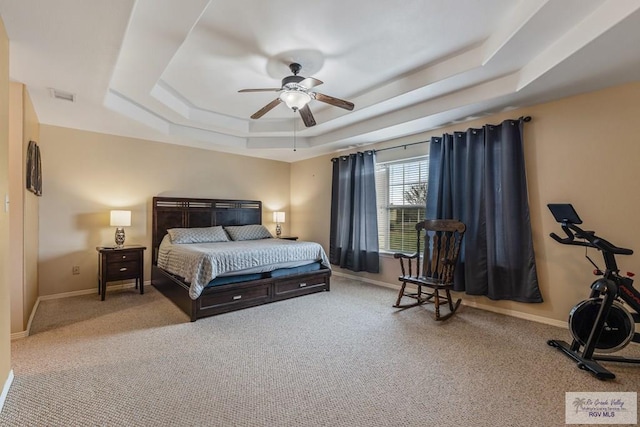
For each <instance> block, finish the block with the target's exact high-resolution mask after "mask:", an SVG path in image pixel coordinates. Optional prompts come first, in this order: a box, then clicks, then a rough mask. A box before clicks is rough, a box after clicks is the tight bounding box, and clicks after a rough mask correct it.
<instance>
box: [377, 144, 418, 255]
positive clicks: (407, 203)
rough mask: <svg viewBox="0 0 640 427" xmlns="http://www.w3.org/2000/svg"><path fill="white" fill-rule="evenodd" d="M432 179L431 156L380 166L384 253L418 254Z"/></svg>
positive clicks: (379, 203) (380, 231) (380, 222)
mask: <svg viewBox="0 0 640 427" xmlns="http://www.w3.org/2000/svg"><path fill="white" fill-rule="evenodd" d="M428 177H429V157H428V156H423V157H418V158H412V159H406V160H402V161H395V162H386V163H378V164H376V194H377V208H378V239H379V246H380V250H381V251H389V252H410V253H412V252H415V250H416V229H415V225H416V223H417V222H418V221H422V220H423V219H424V214H425V205H426V200H427V180H428Z"/></svg>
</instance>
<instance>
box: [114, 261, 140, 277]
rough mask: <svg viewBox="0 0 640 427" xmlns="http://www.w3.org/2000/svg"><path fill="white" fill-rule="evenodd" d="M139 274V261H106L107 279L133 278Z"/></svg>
mask: <svg viewBox="0 0 640 427" xmlns="http://www.w3.org/2000/svg"><path fill="white" fill-rule="evenodd" d="M139 275H140V262H139V261H138V260H133V261H118V262H117V263H116V262H113V263H111V262H107V280H123V279H133V278H136V277H138V276H139Z"/></svg>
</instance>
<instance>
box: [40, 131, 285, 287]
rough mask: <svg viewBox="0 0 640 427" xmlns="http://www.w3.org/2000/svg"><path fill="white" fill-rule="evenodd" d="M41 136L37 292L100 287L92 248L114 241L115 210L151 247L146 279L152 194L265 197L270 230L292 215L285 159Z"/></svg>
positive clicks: (137, 240)
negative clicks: (126, 214) (126, 213)
mask: <svg viewBox="0 0 640 427" xmlns="http://www.w3.org/2000/svg"><path fill="white" fill-rule="evenodd" d="M40 138H41V141H42V147H41V148H42V169H43V195H42V198H41V199H40V235H39V236H40V250H39V277H40V295H51V294H58V293H63V292H70V291H78V290H84V289H92V288H95V287H96V286H97V282H96V277H97V271H96V269H97V252H96V250H95V248H96V246H99V245H105V244H113V243H114V241H113V240H114V228H112V227H110V226H109V210H110V209H114V208H124V209H129V210H131V211H132V220H131V221H132V226H131V227H128V228H126V230H125V232H126V243H129V244H143V245H146V246H147V248H148V250H147V251H146V253H145V275H146V280H149V278H150V276H149V274H150V259H151V256H150V249H151V199H152V197H153V196H156V195H163V196H189V197H205V198H234V199H250V200H262V202H263V223H264V224H265V225H266V226H267V227H268V228H270V230H271V231H272V232H274V230H275V224H273V222H272V216H271V212H272V211H274V210H283V211H285V212H286V213H287V218H290V215H289V200H290V188H289V176H290V165H289V164H288V163H284V162H277V161H272V160H262V159H255V158H250V157H244V156H238V155H231V154H226V153H219V152H214V151H208V150H201V149H194V148H186V147H181V146H176V145H170V144H162V143H157V142H150V141H144V140H139V139H132V138H124V137H117V136H112V135H104V134H98V133H92V132H85V131H79V130H73V129H67V128H60V127H54V126H47V125H42V126H41V128H40ZM74 265H77V266H80V274H79V275H72V274H71V269H72V266H74Z"/></svg>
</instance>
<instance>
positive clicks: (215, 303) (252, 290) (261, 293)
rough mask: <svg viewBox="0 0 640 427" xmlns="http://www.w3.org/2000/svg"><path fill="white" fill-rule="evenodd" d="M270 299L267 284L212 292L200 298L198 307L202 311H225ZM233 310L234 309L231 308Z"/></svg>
mask: <svg viewBox="0 0 640 427" xmlns="http://www.w3.org/2000/svg"><path fill="white" fill-rule="evenodd" d="M269 298H270V287H269V284H268V283H265V284H261V285H257V286H251V287H238V288H236V289H229V290H213V292H211V293H208V294H203V295H201V296H200V307H201V308H202V309H216V310H217V309H220V310H221V311H225V310H224V309H225V307H229V308H230V309H231V307H240V306H246V307H249V306H251V305H256V304H262V303H264V302H266V301H267V300H269ZM233 309H234V310H235V309H236V308H233Z"/></svg>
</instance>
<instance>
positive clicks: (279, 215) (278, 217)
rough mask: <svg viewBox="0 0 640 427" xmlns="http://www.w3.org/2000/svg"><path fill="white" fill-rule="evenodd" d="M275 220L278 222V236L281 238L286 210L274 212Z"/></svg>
mask: <svg viewBox="0 0 640 427" xmlns="http://www.w3.org/2000/svg"><path fill="white" fill-rule="evenodd" d="M273 222H275V223H276V237H278V238H280V235H281V234H282V227H281V226H280V224H282V223H284V212H274V213H273Z"/></svg>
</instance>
